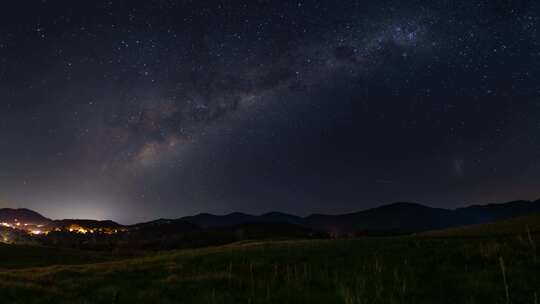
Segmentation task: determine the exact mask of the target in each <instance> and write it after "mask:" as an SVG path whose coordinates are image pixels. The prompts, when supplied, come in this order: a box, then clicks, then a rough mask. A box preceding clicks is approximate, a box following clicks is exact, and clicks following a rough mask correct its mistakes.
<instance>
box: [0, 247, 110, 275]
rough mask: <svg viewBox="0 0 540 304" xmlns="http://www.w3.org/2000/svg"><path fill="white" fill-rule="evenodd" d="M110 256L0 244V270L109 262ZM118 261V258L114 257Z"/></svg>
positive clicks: (97, 253)
mask: <svg viewBox="0 0 540 304" xmlns="http://www.w3.org/2000/svg"><path fill="white" fill-rule="evenodd" d="M114 258H115V257H114V256H112V255H111V254H106V253H99V252H88V251H81V250H74V249H62V248H52V247H42V246H31V245H7V244H3V243H0V270H1V269H5V268H8V269H14V268H31V267H41V266H51V265H73V264H90V263H98V262H105V261H111V260H113V259H114ZM116 258H117V259H118V257H116Z"/></svg>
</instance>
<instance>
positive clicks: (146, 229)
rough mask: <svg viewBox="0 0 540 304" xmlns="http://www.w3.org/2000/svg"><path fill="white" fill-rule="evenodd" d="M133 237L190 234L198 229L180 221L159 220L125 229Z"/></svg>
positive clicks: (193, 225)
mask: <svg viewBox="0 0 540 304" xmlns="http://www.w3.org/2000/svg"><path fill="white" fill-rule="evenodd" d="M127 228H128V230H129V233H130V234H131V235H132V236H134V237H142V238H154V237H163V236H166V235H171V234H178V233H191V232H194V231H197V230H200V227H199V226H197V225H195V224H192V223H190V222H188V221H185V220H182V219H176V220H171V219H159V220H155V221H151V222H146V223H140V224H135V225H132V226H128V227H127Z"/></svg>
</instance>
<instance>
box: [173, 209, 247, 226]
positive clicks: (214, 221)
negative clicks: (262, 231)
mask: <svg viewBox="0 0 540 304" xmlns="http://www.w3.org/2000/svg"><path fill="white" fill-rule="evenodd" d="M180 219H182V220H184V221H187V222H189V223H192V224H195V225H197V226H199V227H201V228H214V227H227V226H235V225H240V224H246V223H251V222H257V217H256V216H253V215H249V214H245V213H240V212H233V213H229V214H227V215H213V214H209V213H201V214H197V215H193V216H186V217H182V218H180Z"/></svg>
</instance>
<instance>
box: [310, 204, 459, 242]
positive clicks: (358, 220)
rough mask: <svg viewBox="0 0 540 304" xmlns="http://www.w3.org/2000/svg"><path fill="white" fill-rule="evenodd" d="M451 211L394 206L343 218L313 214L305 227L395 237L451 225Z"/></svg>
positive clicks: (414, 206)
mask: <svg viewBox="0 0 540 304" xmlns="http://www.w3.org/2000/svg"><path fill="white" fill-rule="evenodd" d="M451 214H452V211H450V210H446V209H439V208H431V207H427V206H423V205H420V204H415V203H394V204H390V205H385V206H382V207H378V208H373V209H368V210H365V211H360V212H355V213H349V214H343V215H322V214H314V215H310V216H308V217H306V218H305V221H304V224H305V225H306V226H308V227H312V228H314V229H322V230H324V231H328V232H331V233H337V234H339V233H346V232H356V231H388V232H396V233H406V232H416V231H425V230H431V229H437V228H444V227H449V226H451V225H452V223H453V222H452V216H451Z"/></svg>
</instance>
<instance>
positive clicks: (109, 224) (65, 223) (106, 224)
mask: <svg viewBox="0 0 540 304" xmlns="http://www.w3.org/2000/svg"><path fill="white" fill-rule="evenodd" d="M71 225H79V226H82V227H85V228H91V229H95V228H111V229H118V228H123V227H125V226H123V225H121V224H118V223H116V222H114V221H110V220H105V221H98V220H84V219H64V220H54V221H51V222H50V223H49V225H48V226H49V227H57V228H68V227H69V226H71Z"/></svg>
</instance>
